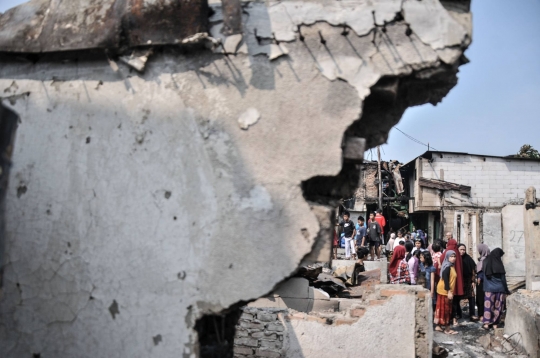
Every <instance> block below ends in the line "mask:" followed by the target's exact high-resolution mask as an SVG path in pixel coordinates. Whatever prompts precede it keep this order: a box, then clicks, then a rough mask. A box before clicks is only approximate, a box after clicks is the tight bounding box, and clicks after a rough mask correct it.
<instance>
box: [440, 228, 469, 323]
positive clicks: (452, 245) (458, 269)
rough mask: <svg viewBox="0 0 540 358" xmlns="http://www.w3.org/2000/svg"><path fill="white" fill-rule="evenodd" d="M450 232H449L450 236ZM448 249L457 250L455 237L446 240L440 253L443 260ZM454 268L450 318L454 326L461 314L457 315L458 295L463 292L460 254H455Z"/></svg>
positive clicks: (460, 295)
mask: <svg viewBox="0 0 540 358" xmlns="http://www.w3.org/2000/svg"><path fill="white" fill-rule="evenodd" d="M448 234H450V233H447V234H446V235H447V237H448ZM451 235H452V234H450V236H451ZM449 251H452V252H454V253H456V252H458V247H457V241H456V240H455V239H450V240H448V243H447V244H446V250H444V252H443V254H442V257H441V258H442V259H443V260H445V258H446V255H447V253H448V252H449ZM454 269H455V270H456V274H457V278H456V280H457V283H456V286H455V289H454V292H453V294H454V297H455V298H454V300H452V304H453V310H452V319H453V323H454V326H458V324H459V323H458V319H459V318H461V316H459V315H458V313H459V312H460V311H461V309H460V308H458V304H459V301H460V299H461V298H460V297H462V296H463V295H464V294H465V292H463V262H462V260H461V255H457V257H456V261H455V264H454ZM441 275H442V272H441Z"/></svg>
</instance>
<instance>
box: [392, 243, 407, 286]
mask: <svg viewBox="0 0 540 358" xmlns="http://www.w3.org/2000/svg"><path fill="white" fill-rule="evenodd" d="M388 272H389V274H390V283H392V284H398V283H402V284H410V283H411V276H410V274H409V265H407V261H405V247H403V246H401V245H400V246H397V247H396V248H395V249H394V254H393V255H392V261H390V267H389V268H388Z"/></svg>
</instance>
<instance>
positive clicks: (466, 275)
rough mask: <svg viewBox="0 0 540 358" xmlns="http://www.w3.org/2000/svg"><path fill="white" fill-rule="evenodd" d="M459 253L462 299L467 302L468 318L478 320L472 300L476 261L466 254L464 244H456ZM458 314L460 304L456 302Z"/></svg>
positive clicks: (459, 313)
mask: <svg viewBox="0 0 540 358" xmlns="http://www.w3.org/2000/svg"><path fill="white" fill-rule="evenodd" d="M458 250H459V254H460V255H461V261H462V262H463V293H464V296H463V299H466V300H468V302H469V319H470V320H471V321H478V317H477V316H476V315H475V313H476V305H475V302H474V283H475V281H476V280H475V276H476V263H475V262H474V260H473V259H472V257H470V256H469V254H467V247H466V246H465V244H459V245H458ZM457 306H458V315H459V316H461V315H462V313H461V304H460V302H458V304H457Z"/></svg>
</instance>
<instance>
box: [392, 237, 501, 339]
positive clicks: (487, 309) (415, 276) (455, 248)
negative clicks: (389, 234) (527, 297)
mask: <svg viewBox="0 0 540 358" xmlns="http://www.w3.org/2000/svg"><path fill="white" fill-rule="evenodd" d="M402 238H403V234H402V233H400V232H398V237H397V238H394V242H393V243H392V252H391V257H392V258H391V260H390V265H389V270H388V271H389V277H390V283H392V284H410V285H422V286H424V287H425V288H426V289H428V290H430V291H431V296H432V298H433V306H434V315H435V316H434V323H435V325H436V327H435V330H437V331H441V332H444V333H446V334H451V335H452V334H457V332H456V331H455V330H453V329H452V328H451V327H452V326H454V327H456V326H458V325H459V323H458V319H460V318H462V310H461V301H462V300H467V301H468V306H469V318H470V320H472V321H478V320H479V317H478V316H476V315H475V313H476V307H478V313H479V315H481V316H482V318H481V319H482V323H483V328H484V329H486V330H487V329H490V328H491V327H494V328H497V325H498V324H500V322H501V318H502V314H503V312H504V311H505V308H506V296H507V295H508V294H509V293H510V292H509V290H508V285H507V283H506V271H505V269H504V265H503V262H502V256H503V255H504V252H503V250H502V249H500V248H496V249H494V250H493V251H490V249H489V247H488V246H487V245H485V244H479V245H478V246H477V250H478V255H479V256H478V257H479V258H478V262H476V263H475V262H474V260H473V258H472V257H471V256H470V255H468V254H467V249H466V247H465V245H464V244H459V245H458V243H457V241H456V240H455V239H453V238H452V234H451V233H447V234H446V238H447V242H445V241H443V240H438V241H436V242H435V243H433V244H432V245H429V246H428V248H423V245H424V243H422V242H421V240H418V239H417V240H415V241H414V244H413V242H412V240H406V239H402ZM391 240H392V238H391ZM391 240H390V241H391ZM388 245H390V242H388Z"/></svg>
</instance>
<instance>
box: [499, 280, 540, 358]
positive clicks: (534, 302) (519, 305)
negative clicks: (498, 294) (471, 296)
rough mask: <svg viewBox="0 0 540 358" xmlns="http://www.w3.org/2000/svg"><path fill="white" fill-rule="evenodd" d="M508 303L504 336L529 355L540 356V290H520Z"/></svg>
mask: <svg viewBox="0 0 540 358" xmlns="http://www.w3.org/2000/svg"><path fill="white" fill-rule="evenodd" d="M506 304H507V310H506V318H505V323H504V324H505V325H504V338H505V339H506V340H510V341H511V342H512V346H513V347H515V348H517V349H519V350H522V351H524V352H526V353H527V355H528V356H529V357H538V356H540V338H539V337H540V291H531V290H518V292H516V293H513V294H511V295H509V296H508V297H507V301H506Z"/></svg>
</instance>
